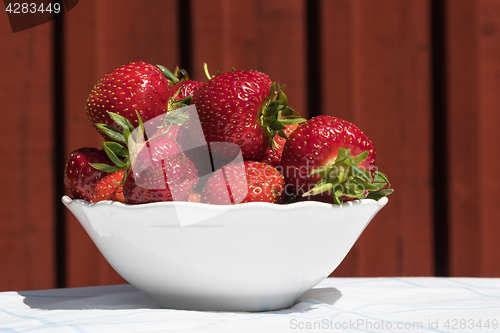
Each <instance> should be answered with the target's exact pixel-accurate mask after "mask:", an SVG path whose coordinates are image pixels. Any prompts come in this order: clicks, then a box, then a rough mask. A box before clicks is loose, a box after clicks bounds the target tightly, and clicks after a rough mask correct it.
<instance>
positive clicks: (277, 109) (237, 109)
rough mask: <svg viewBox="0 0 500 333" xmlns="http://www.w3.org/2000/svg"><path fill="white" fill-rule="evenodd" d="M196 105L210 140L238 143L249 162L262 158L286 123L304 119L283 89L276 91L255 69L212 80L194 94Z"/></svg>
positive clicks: (228, 73)
mask: <svg viewBox="0 0 500 333" xmlns="http://www.w3.org/2000/svg"><path fill="white" fill-rule="evenodd" d="M193 103H194V104H195V105H196V108H197V111H198V115H199V119H200V122H201V126H202V128H203V132H204V134H205V139H206V141H207V142H215V141H219V142H229V143H234V144H237V145H238V146H239V147H240V149H241V153H242V156H243V159H245V160H259V159H260V158H262V156H263V155H264V153H265V151H266V149H267V147H268V146H269V145H270V142H271V141H270V140H272V138H273V137H274V135H276V133H278V132H280V131H282V130H283V129H284V128H285V126H284V123H286V122H288V123H290V122H300V121H302V120H303V119H302V118H300V117H298V116H296V114H297V112H296V111H294V110H292V109H290V108H289V107H288V106H287V99H286V96H285V94H284V93H283V88H282V87H278V88H277V90H276V85H275V84H273V83H272V81H271V79H270V78H269V77H268V76H267V75H266V74H264V73H261V72H258V71H254V70H250V71H233V72H227V73H223V74H219V75H216V76H214V77H212V78H211V79H209V80H208V81H207V82H205V83H204V84H203V85H202V86H201V87H200V88H198V90H197V91H196V92H195V93H194V95H193ZM285 117H286V120H285ZM213 153H215V154H221V152H213ZM222 154H223V152H222Z"/></svg>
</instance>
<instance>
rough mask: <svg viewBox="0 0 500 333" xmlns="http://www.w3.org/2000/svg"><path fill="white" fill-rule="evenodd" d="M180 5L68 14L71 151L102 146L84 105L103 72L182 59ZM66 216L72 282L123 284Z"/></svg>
mask: <svg viewBox="0 0 500 333" xmlns="http://www.w3.org/2000/svg"><path fill="white" fill-rule="evenodd" d="M177 6H178V2H177V0H168V1H161V2H160V1H154V0H145V1H140V2H137V1H130V0H128V1H123V0H119V1H118V0H108V1H96V0H92V1H91V0H88V1H83V2H80V3H79V4H78V6H77V7H75V9H73V10H72V11H70V12H69V13H68V14H66V15H65V17H64V18H65V25H66V37H65V39H66V49H65V54H66V64H65V72H66V77H65V80H66V87H67V88H66V89H67V91H66V95H67V103H66V111H67V112H66V128H67V138H66V141H65V144H66V151H67V156H69V153H70V152H71V151H73V150H75V149H78V148H81V147H100V142H101V141H102V139H101V137H100V136H99V135H98V134H97V133H96V132H95V131H94V130H93V128H92V127H91V125H90V123H89V122H88V120H87V119H86V113H85V104H86V100H87V97H88V95H89V93H90V92H91V90H92V88H93V86H94V85H95V84H96V83H97V81H98V80H99V79H100V78H101V77H102V76H104V75H105V74H106V73H108V72H109V71H111V70H113V69H115V68H117V67H119V66H121V65H125V64H128V63H130V62H133V61H145V62H149V63H152V64H162V65H164V66H166V67H169V68H174V67H175V66H176V65H177V64H178V62H179V50H178V35H179V34H178V31H177V25H178V21H177V20H178V18H177V11H178V7H177ZM61 176H62V175H61ZM66 219H67V285H68V287H76V286H85V285H102V284H117V283H123V282H124V280H123V279H122V278H121V277H119V275H118V274H117V273H116V272H115V271H114V270H113V269H112V268H111V266H110V265H109V264H108V263H107V262H106V261H105V259H104V258H103V257H102V255H101V254H100V253H99V251H98V250H97V248H96V247H95V245H94V244H93V243H92V241H91V240H90V238H89V237H88V236H87V234H86V233H85V231H84V230H83V228H82V227H81V226H80V224H79V223H78V221H77V220H76V219H75V218H74V217H73V216H72V215H71V213H69V212H67V214H66Z"/></svg>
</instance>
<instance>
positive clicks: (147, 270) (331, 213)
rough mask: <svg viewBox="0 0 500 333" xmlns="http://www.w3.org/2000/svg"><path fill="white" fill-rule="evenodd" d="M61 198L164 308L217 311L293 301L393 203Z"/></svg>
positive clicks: (113, 260) (111, 258)
mask: <svg viewBox="0 0 500 333" xmlns="http://www.w3.org/2000/svg"><path fill="white" fill-rule="evenodd" d="M62 201H63V203H64V205H66V207H67V208H68V209H69V210H70V211H71V212H72V213H73V214H74V215H75V217H76V218H77V219H78V221H79V222H80V223H81V225H82V226H83V228H84V229H85V231H86V232H87V233H88V235H89V236H90V238H91V239H92V240H93V242H94V243H95V245H96V246H97V248H98V249H99V250H100V252H101V253H102V255H103V256H104V257H105V258H106V260H107V261H108V262H109V263H110V264H111V266H112V267H113V268H114V269H115V270H116V271H117V272H118V273H119V274H120V275H121V276H122V277H123V278H124V279H125V280H127V281H128V282H129V283H130V284H132V285H134V286H135V287H137V288H138V289H140V290H142V291H144V292H146V293H148V294H149V295H151V296H152V297H153V298H154V300H155V301H156V302H157V303H158V304H159V305H160V306H161V307H164V308H171V309H186V310H213V311H266V310H277V309H282V308H287V307H290V306H292V305H293V304H294V303H295V302H296V300H297V298H298V297H299V296H300V295H301V294H302V293H303V292H305V291H307V290H309V289H310V288H312V287H314V286H315V285H316V284H318V283H319V282H321V281H322V280H323V279H325V278H326V277H328V276H329V275H330V274H331V273H332V272H333V271H334V270H335V269H336V268H337V266H338V265H339V264H340V263H341V261H342V260H343V259H344V257H345V256H346V255H347V253H348V252H349V250H350V249H351V248H352V246H353V245H354V243H355V242H356V240H357V239H358V237H359V236H360V235H361V233H362V232H363V230H364V229H365V227H366V226H367V225H368V223H369V222H370V221H371V220H372V218H373V217H374V216H375V214H376V213H377V212H378V211H379V210H380V209H381V208H382V207H384V206H385V205H386V203H387V202H388V200H387V198H382V199H380V200H378V201H375V200H368V199H363V200H358V201H353V202H349V203H344V204H342V205H330V204H326V203H322V202H313V201H305V202H297V203H293V204H284V205H278V204H270V203H261V202H251V203H243V204H238V205H232V206H231V205H229V206H217V205H209V204H203V203H192V202H158V203H150V204H142V205H127V204H122V203H118V202H110V201H102V202H98V203H95V204H91V203H88V202H86V201H83V200H72V199H71V198H69V197H67V196H65V197H63V198H62Z"/></svg>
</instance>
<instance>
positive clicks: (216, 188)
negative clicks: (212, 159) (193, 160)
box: [201, 161, 285, 205]
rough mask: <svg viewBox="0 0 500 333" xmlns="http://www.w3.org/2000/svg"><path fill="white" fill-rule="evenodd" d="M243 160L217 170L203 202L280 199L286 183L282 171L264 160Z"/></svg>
mask: <svg viewBox="0 0 500 333" xmlns="http://www.w3.org/2000/svg"><path fill="white" fill-rule="evenodd" d="M243 163H244V165H241V163H240V164H239V165H238V164H232V165H231V164H229V165H226V166H224V167H223V168H221V169H218V170H216V171H215V172H214V173H213V174H212V175H211V176H210V178H209V179H208V182H207V184H206V185H205V187H204V188H203V191H202V193H201V202H204V203H210V204H216V205H229V204H237V203H245V202H252V201H262V202H271V203H278V202H280V201H281V199H282V198H283V193H284V192H283V191H284V186H285V181H284V178H283V176H282V175H281V173H279V171H278V170H276V168H274V167H273V166H271V165H268V164H265V163H262V162H257V161H244V162H243ZM243 167H244V168H243ZM245 180H246V181H245Z"/></svg>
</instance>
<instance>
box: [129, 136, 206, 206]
mask: <svg viewBox="0 0 500 333" xmlns="http://www.w3.org/2000/svg"><path fill="white" fill-rule="evenodd" d="M197 184H198V173H197V171H196V168H195V166H194V164H193V162H191V160H189V159H188V158H187V157H186V156H185V155H184V153H183V152H182V149H181V148H180V146H179V144H178V143H177V142H176V141H175V140H174V139H172V138H171V137H169V136H168V135H160V136H156V137H153V138H151V139H149V140H148V141H146V142H144V143H143V144H142V145H141V146H140V147H139V148H138V151H137V153H136V155H135V156H133V157H131V170H130V172H129V173H128V175H127V177H126V180H125V182H124V184H123V195H124V197H125V201H126V202H127V203H131V204H139V203H148V202H156V201H185V200H187V199H188V196H189V194H190V193H191V191H192V190H193V189H194V188H195V187H196V185H197Z"/></svg>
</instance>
